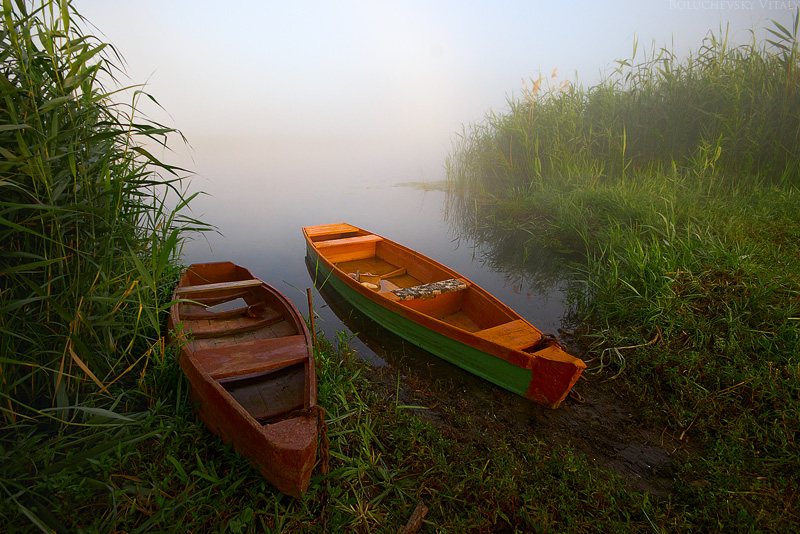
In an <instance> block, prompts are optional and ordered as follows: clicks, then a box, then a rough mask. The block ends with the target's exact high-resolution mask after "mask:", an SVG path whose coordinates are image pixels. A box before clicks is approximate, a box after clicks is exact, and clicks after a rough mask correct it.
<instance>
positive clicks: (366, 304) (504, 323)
mask: <svg viewBox="0 0 800 534" xmlns="http://www.w3.org/2000/svg"><path fill="white" fill-rule="evenodd" d="M303 235H304V236H305V240H306V254H307V257H308V258H309V260H310V263H311V264H312V265H313V266H314V267H313V268H314V269H315V270H316V272H317V277H318V279H319V280H324V283H325V284H330V286H331V287H332V288H333V289H334V290H336V291H337V292H338V293H339V294H340V295H342V296H343V297H344V298H345V299H346V300H347V301H349V302H350V303H351V304H352V305H353V306H355V307H356V308H358V309H359V310H360V311H361V312H362V313H364V314H365V315H367V316H368V317H370V318H371V319H373V320H374V321H376V322H378V323H379V324H381V325H382V326H383V327H384V328H387V329H388V330H390V331H392V332H394V333H395V334H397V335H398V336H401V337H403V338H405V339H407V340H408V341H410V342H412V343H414V344H415V345H417V346H419V347H422V348H423V349H425V350H427V351H429V352H431V353H433V354H435V355H437V356H439V357H440V358H443V359H445V360H447V361H449V362H450V363H453V364H455V365H458V366H460V367H461V368H463V369H466V370H468V371H470V372H472V373H474V374H476V375H478V376H481V377H483V378H485V379H487V380H489V381H491V382H494V383H495V384H497V385H499V386H501V387H504V388H505V389H507V390H509V391H513V392H514V393H517V394H518V395H521V396H523V397H525V398H527V399H530V400H532V401H534V402H537V403H540V404H544V405H547V406H551V407H553V408H556V407H558V405H559V404H561V403H562V402H563V401H564V399H565V398H566V396H567V394H568V393H569V392H570V390H571V389H572V386H573V385H574V384H575V382H576V381H577V380H578V377H580V375H581V372H582V371H583V369H584V368H585V367H586V364H584V363H583V362H582V361H581V360H579V359H578V358H575V357H573V356H571V355H569V354H567V352H565V351H564V349H563V347H562V346H561V345H560V344H559V343H558V342H557V341H556V339H555V338H554V337H553V336H549V335H546V334H543V333H542V332H541V331H540V330H539V329H537V328H536V327H535V326H533V325H532V324H530V323H529V322H528V321H526V320H525V319H524V318H523V317H521V316H520V315H519V314H517V313H516V312H514V311H513V310H512V309H511V308H509V307H508V306H506V305H505V304H503V303H502V302H500V301H499V300H498V299H497V298H495V297H494V296H492V295H491V294H489V293H488V292H487V291H485V290H484V289H482V288H481V287H479V286H478V285H477V284H475V283H474V282H472V281H470V280H468V279H466V278H464V277H463V276H461V275H460V274H458V273H457V272H455V271H453V270H452V269H449V268H448V267H445V266H444V265H442V264H441V263H438V262H437V261H435V260H433V259H431V258H428V257H427V256H423V255H422V254H420V253H419V252H416V251H414V250H411V249H410V248H408V247H404V246H403V245H400V244H399V243H395V242H394V241H390V240H388V239H386V238H384V237H381V236H379V235H377V234H373V233H372V232H368V231H367V230H363V229H361V228H357V227H355V226H352V225H349V224H345V223H338V224H326V225H321V226H309V227H306V228H303Z"/></svg>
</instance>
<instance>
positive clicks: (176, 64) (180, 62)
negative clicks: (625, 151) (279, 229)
mask: <svg viewBox="0 0 800 534" xmlns="http://www.w3.org/2000/svg"><path fill="white" fill-rule="evenodd" d="M74 4H75V6H76V7H77V9H78V11H79V12H80V13H81V14H82V15H83V16H84V17H86V19H87V20H88V22H90V23H91V24H92V25H93V26H94V27H93V28H92V27H89V28H88V29H87V30H86V31H89V32H92V33H95V34H97V35H98V36H100V37H101V38H102V39H104V40H106V41H108V42H110V43H112V44H113V45H114V46H115V47H116V49H117V51H118V52H119V53H120V54H121V55H122V56H123V57H124V59H125V70H126V76H127V77H122V78H121V82H122V83H125V84H138V83H146V88H145V89H146V91H147V92H148V93H149V94H151V95H152V96H153V97H155V98H156V99H157V100H158V102H159V104H160V105H161V106H162V108H163V109H159V108H157V107H155V106H153V105H151V104H150V103H149V102H148V101H146V100H142V101H141V104H142V109H143V110H145V111H146V112H147V113H148V114H149V116H150V117H151V118H153V119H154V120H157V121H159V122H162V123H165V124H167V125H169V126H173V127H176V128H178V129H180V130H181V132H182V133H183V134H184V135H185V136H186V139H187V140H188V142H189V145H190V146H189V147H188V148H187V147H184V146H183V145H182V144H181V143H180V142H178V141H179V139H173V142H172V144H171V147H172V149H173V151H174V152H168V153H165V154H162V157H163V158H164V159H166V160H167V161H169V162H170V163H174V164H177V165H181V166H184V167H188V168H190V169H191V170H192V171H194V172H195V173H196V177H195V178H194V179H193V182H192V187H193V189H202V190H204V191H207V192H209V193H210V194H211V195H212V196H211V197H206V198H204V199H200V200H198V201H197V202H195V204H194V205H195V209H197V210H199V213H200V214H202V213H205V212H207V211H209V210H210V211H215V209H216V208H215V207H214V206H220V205H222V206H226V207H227V208H228V209H229V210H230V209H231V208H232V207H235V211H237V212H240V213H241V212H243V211H247V210H248V209H249V208H255V204H257V201H258V200H257V198H256V197H254V195H252V194H250V193H251V192H252V191H253V189H254V188H258V190H259V191H261V192H262V195H263V191H265V190H270V191H280V190H281V189H286V188H287V187H288V186H292V187H291V188H290V189H292V191H294V194H290V193H289V192H288V191H287V192H285V194H287V195H289V196H290V197H291V196H294V197H296V196H297V195H298V194H315V192H318V191H321V194H330V192H331V187H330V185H331V184H332V183H340V182H342V183H343V182H346V183H360V184H373V183H374V184H385V183H396V182H406V181H438V180H441V179H443V163H444V159H445V157H446V155H447V154H448V153H449V152H450V150H451V147H452V141H453V139H454V138H455V136H456V134H457V133H458V132H459V131H461V129H462V127H463V126H464V125H467V124H469V123H472V122H474V121H479V120H481V119H482V118H483V117H484V115H485V114H486V112H487V111H489V110H495V111H502V110H503V108H505V106H506V101H507V98H508V97H509V96H512V95H519V94H520V92H521V89H522V84H523V80H530V79H535V78H538V77H539V76H540V75H543V76H545V77H546V78H547V79H548V80H551V79H552V78H551V75H552V74H553V72H554V71H556V78H555V81H556V82H561V81H563V80H569V81H571V82H576V81H577V82H578V83H581V84H583V85H587V86H588V85H592V84H593V83H596V82H597V81H598V80H599V79H600V78H601V76H603V74H604V73H608V72H609V69H610V68H611V67H613V66H614V60H616V59H624V58H629V57H630V55H631V53H632V48H633V43H634V39H636V38H638V40H639V48H640V51H639V54H640V55H639V57H642V56H641V52H642V49H653V47H661V46H667V47H668V48H670V49H672V50H674V51H675V52H677V53H678V54H680V55H685V54H686V53H687V52H688V51H689V50H690V49H691V50H696V49H697V48H698V47H699V46H700V45H701V43H702V40H703V38H704V37H705V36H706V35H707V34H708V32H709V31H714V32H715V33H717V34H720V29H721V28H726V27H727V28H729V29H728V35H729V38H730V40H731V41H734V42H744V41H747V40H749V39H750V30H751V29H753V28H763V27H764V26H766V25H767V23H768V21H769V20H770V19H778V20H781V21H782V22H783V23H784V24H785V25H787V24H790V23H791V17H792V15H793V13H794V11H793V10H794V9H795V6H794V3H792V2H789V3H784V2H724V1H703V0H698V1H688V0H687V1H677V0H658V1H648V2H641V1H614V2H596V1H593V2H581V1H572V2H555V1H550V2H536V1H504V0H499V1H493V2H467V1H436V0H420V1H399V0H398V1H393V2H382V1H375V0H372V1H363V2H361V1H357V2H356V1H336V2H334V1H326V2H323V1H317V2H309V1H291V2H275V1H263V0H259V1H243V0H239V1H236V2H228V3H224V4H223V2H219V1H215V2H210V1H198V0H191V1H186V0H137V1H135V2H134V1H122V0H76V1H75V2H74ZM789 8H791V9H789ZM298 187H299V188H298ZM295 200H297V199H296V198H292V201H295ZM230 216H231V215H230V214H228V215H226V214H221V213H215V214H214V216H213V217H211V220H210V221H209V222H212V223H213V224H217V225H220V224H223V226H224V223H223V221H224V220H225V219H226V217H228V218H229V217H230Z"/></svg>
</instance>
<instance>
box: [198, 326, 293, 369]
mask: <svg viewBox="0 0 800 534" xmlns="http://www.w3.org/2000/svg"><path fill="white" fill-rule="evenodd" d="M194 358H195V360H196V361H197V363H198V365H199V366H200V367H201V368H202V369H203V370H204V371H206V372H207V373H208V374H210V375H211V377H212V378H214V379H216V380H220V379H224V378H231V377H235V376H241V375H249V374H255V373H261V372H264V371H271V370H273V369H280V368H282V367H287V366H289V365H293V364H296V363H301V362H305V361H307V360H308V350H307V349H306V343H305V340H304V337H303V336H302V335H296V336H286V337H278V338H273V339H260V340H258V341H249V342H246V343H238V344H236V345H229V346H227V347H217V348H213V349H204V350H198V351H195V352H194Z"/></svg>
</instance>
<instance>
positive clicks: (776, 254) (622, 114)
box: [448, 14, 800, 531]
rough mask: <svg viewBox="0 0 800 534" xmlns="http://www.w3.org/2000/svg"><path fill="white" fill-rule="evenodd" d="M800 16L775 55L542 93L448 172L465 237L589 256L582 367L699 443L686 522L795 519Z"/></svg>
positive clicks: (580, 303) (629, 73) (764, 524)
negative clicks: (518, 241)
mask: <svg viewBox="0 0 800 534" xmlns="http://www.w3.org/2000/svg"><path fill="white" fill-rule="evenodd" d="M798 16H800V14H798ZM798 16H795V17H794V20H793V24H792V25H791V26H789V28H788V29H787V27H785V26H783V25H780V24H778V23H777V22H776V23H774V25H773V27H772V29H770V30H769V32H770V35H771V39H769V40H768V41H767V42H766V43H764V46H756V44H755V43H751V44H750V45H747V46H742V47H738V48H730V47H729V46H728V45H727V43H726V40H725V39H724V38H723V39H720V38H717V37H714V36H713V35H712V36H710V37H709V38H708V39H706V41H705V42H704V43H703V46H702V47H701V49H700V51H699V52H698V53H697V54H696V55H693V56H691V57H690V58H689V59H688V60H686V61H685V62H683V63H677V62H676V60H675V58H674V57H673V56H672V54H670V53H669V52H667V51H664V50H662V51H660V52H659V53H658V54H657V55H655V56H653V57H651V58H649V59H646V60H645V61H644V62H642V63H639V64H636V63H635V62H634V61H633V60H630V61H622V62H619V66H620V68H619V70H618V71H617V73H616V76H615V77H613V78H611V79H609V80H607V81H605V82H603V83H602V84H600V85H598V86H596V87H593V88H591V89H589V90H588V91H585V90H583V89H581V88H576V87H574V86H572V85H566V86H564V87H561V88H559V90H557V91H550V92H547V93H545V94H544V95H542V94H536V93H535V91H529V92H528V93H526V95H525V97H524V98H522V99H521V100H517V101H514V102H511V105H510V107H509V110H508V112H507V113H506V114H504V115H497V114H492V115H490V116H489V117H488V118H487V121H486V122H485V123H484V124H481V125H477V126H475V127H473V128H471V129H470V130H469V132H468V133H465V134H464V135H463V136H462V138H461V139H460V141H459V143H458V144H457V145H456V147H455V150H454V154H453V155H452V156H451V160H450V163H449V167H448V178H449V187H450V193H451V197H450V198H451V205H450V216H451V218H452V220H453V221H454V223H455V224H456V225H458V226H459V227H461V228H462V230H463V231H467V232H470V233H471V234H473V235H475V236H477V237H478V238H479V239H480V238H483V239H486V240H487V241H489V242H491V241H492V240H493V239H494V238H493V237H491V236H492V235H493V233H494V230H496V229H497V228H501V229H503V231H510V232H517V233H522V234H523V235H526V236H527V239H528V243H527V245H526V247H527V248H528V249H530V253H529V256H535V251H536V250H537V249H538V248H540V247H550V248H556V249H559V250H562V251H573V252H577V253H579V254H580V255H581V257H582V258H583V259H581V260H579V262H578V263H577V264H576V265H575V271H576V273H577V277H578V279H579V280H580V281H581V282H582V286H581V287H579V288H578V289H574V290H573V292H572V303H573V310H574V313H575V316H576V320H577V321H578V322H580V327H579V328H578V334H579V338H580V339H581V341H582V342H583V343H584V344H585V346H586V347H587V354H588V357H589V358H592V359H593V361H594V363H595V367H594V369H590V370H588V371H587V372H589V373H601V374H602V375H603V376H604V377H606V379H609V380H621V381H624V382H625V384H626V385H627V386H629V387H630V388H631V391H632V392H633V393H634V394H635V396H636V397H637V402H638V404H639V405H640V406H642V407H643V408H644V409H645V410H646V413H649V415H648V419H649V420H646V421H642V424H645V425H648V424H649V425H652V426H657V425H662V424H663V425H665V426H666V427H667V433H668V434H671V435H672V437H674V438H676V439H678V440H679V441H680V442H682V443H686V444H687V445H688V443H689V441H690V440H691V442H692V446H693V447H694V448H695V453H694V454H692V455H689V456H687V457H684V458H681V463H680V468H679V474H678V479H677V486H676V492H675V494H674V496H673V498H672V503H671V506H672V509H673V510H676V511H678V514H679V515H683V517H684V518H685V519H686V521H687V522H686V523H685V524H683V525H682V527H683V528H699V529H701V530H730V529H736V530H752V531H793V530H796V529H797V526H798V525H800V516H798V515H797V513H796V511H795V510H796V507H797V504H798V500H799V498H798V493H797V489H796V488H797V487H798V486H800V478H798V473H800V449H798V443H797V439H798V435H800V252H798V251H799V250H800V249H798V246H797V243H798V237H800V189H799V188H798V187H800V172H798V161H799V160H798V157H797V154H798V153H800V150H798V148H800V147H798V140H800V137H798V132H800V105H798V100H797V99H798V98H800V96H799V95H800V78H798V76H797V73H798V67H800V56H799V55H798V47H797V39H796V37H797V30H798ZM635 48H636V47H634V49H635ZM534 88H535V90H540V89H539V87H538V86H534ZM465 131H466V130H465ZM573 258H574V257H573Z"/></svg>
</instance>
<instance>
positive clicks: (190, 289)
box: [175, 278, 262, 295]
mask: <svg viewBox="0 0 800 534" xmlns="http://www.w3.org/2000/svg"><path fill="white" fill-rule="evenodd" d="M261 284H262V282H261V280H259V279H257V278H253V279H251V280H236V281H233V282H220V283H217V284H200V285H196V286H182V287H178V288H176V289H175V293H176V294H178V295H188V294H191V293H207V292H211V291H224V290H226V289H242V288H246V287H256V286H260V285H261Z"/></svg>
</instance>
